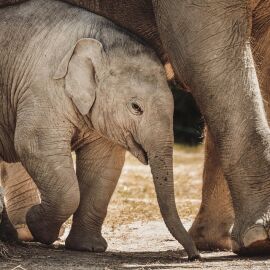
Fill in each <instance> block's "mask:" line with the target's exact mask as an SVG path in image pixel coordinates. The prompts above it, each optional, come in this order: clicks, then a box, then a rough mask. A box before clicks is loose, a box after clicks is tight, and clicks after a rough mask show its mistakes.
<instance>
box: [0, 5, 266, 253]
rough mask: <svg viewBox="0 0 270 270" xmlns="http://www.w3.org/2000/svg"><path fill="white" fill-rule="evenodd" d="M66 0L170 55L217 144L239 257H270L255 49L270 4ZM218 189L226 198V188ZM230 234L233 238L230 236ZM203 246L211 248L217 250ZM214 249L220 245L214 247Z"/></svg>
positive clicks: (263, 120)
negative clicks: (255, 16) (259, 12)
mask: <svg viewBox="0 0 270 270" xmlns="http://www.w3.org/2000/svg"><path fill="white" fill-rule="evenodd" d="M21 1H25V0H1V1H0V5H1V4H2V5H7V4H11V3H16V2H21ZM63 1H67V2H70V3H73V4H74V5H78V6H82V7H84V8H86V9H88V10H89V11H91V12H94V13H97V14H100V15H102V16H104V17H106V18H109V19H111V20H112V21H114V22H115V23H117V24H118V25H119V26H122V27H124V28H126V29H129V30H130V31H131V32H133V33H135V34H136V35H138V36H140V37H141V38H143V39H145V40H146V41H148V42H149V44H151V45H152V46H153V47H154V48H155V49H156V50H157V52H158V53H159V55H160V56H164V53H165V54H166V53H168V54H169V58H170V62H171V63H172V64H173V68H174V72H175V73H176V75H177V77H178V79H180V80H182V82H183V83H184V84H185V85H186V86H187V87H188V88H189V89H190V90H191V92H192V94H193V95H194V97H195V99H196V102H197V104H198V105H199V107H200V109H201V111H202V113H203V115H204V117H205V120H206V122H207V125H208V128H209V132H208V134H209V136H211V138H213V145H215V149H216V151H215V153H217V156H218V157H219V158H218V159H219V161H220V162H218V163H219V165H218V166H219V167H220V168H221V169H222V172H223V173H224V176H225V178H226V182H227V183H228V186H229V190H230V194H231V195H232V202H233V208H234V212H235V214H236V215H235V224H234V227H233V231H232V240H233V246H232V248H233V251H234V252H236V253H251V254H255V253H257V252H258V251H262V252H266V253H268V254H270V249H269V243H270V240H269V239H270V238H269V232H268V228H269V223H270V221H269V216H270V210H269V205H270V182H269V175H270V157H269V148H270V145H269V143H270V140H269V136H270V134H269V127H268V125H267V122H266V118H265V112H264V110H263V105H262V98H261V95H260V89H259V83H258V78H257V74H256V72H255V65H254V61H253V55H252V53H251V47H250V39H251V31H252V23H251V22H252V9H254V8H255V7H256V6H257V5H258V6H260V5H261V4H262V5H264V4H266V5H267V4H268V1H267V0H261V1H259V0H220V1H213V0H185V1H184V0H183V1H180V0H172V1H168V0H129V1H124V0H95V1H93V0H63ZM268 10H269V9H268ZM268 10H267V11H266V12H265V15H263V17H262V18H260V19H259V21H258V23H257V27H255V29H256V31H258V32H257V34H256V36H257V35H258V34H259V36H260V34H262V33H263V32H264V31H265V30H264V28H265V26H267V25H268V21H269V19H268V18H267V15H268V14H269V11H268ZM157 25H158V27H157ZM266 31H268V30H266ZM255 38H256V39H257V38H258V37H255ZM264 42H265V40H264ZM162 45H163V46H162ZM165 58H166V57H165ZM259 58H265V57H259ZM163 59H164V57H163ZM259 66H260V63H259ZM267 69H268V68H267ZM266 74H268V73H266ZM213 158H214V157H213ZM217 179H220V177H218V178H217ZM217 181H218V180H217ZM227 183H226V184H225V190H226V185H227ZM208 187H209V186H207V185H204V188H205V190H204V193H208ZM219 189H220V190H221V192H223V190H224V185H222V186H221V188H219ZM209 191H210V192H211V189H210V188H209ZM227 197H228V196H227ZM220 201H222V199H220ZM220 201H219V203H217V200H216V199H215V196H214V200H212V202H213V204H212V202H211V204H212V205H213V206H214V207H213V208H212V209H214V210H215V211H216V213H218V212H219V211H217V210H216V209H218V207H219V206H220V207H221V209H222V207H224V204H223V203H220ZM226 204H227V203H226ZM208 205H209V203H208ZM202 206H203V205H202ZM225 207H226V205H225ZM218 210H219V209H218ZM221 211H222V210H221ZM207 212H208V211H204V213H205V216H204V218H205V219H208V216H207V214H208V213H207ZM226 212H227V211H226ZM200 214H202V212H200ZM223 217H224V215H223ZM219 220H220V219H219V218H218V219H215V220H214V223H215V226H219V224H220V222H219ZM224 221H225V223H226V227H227V228H228V224H229V223H231V221H232V217H231V214H230V213H229V217H228V215H227V214H226V215H225V217H224ZM209 224H211V225H212V224H213V223H212V222H210V223H209ZM197 225H198V226H197V228H196V232H197V233H198V234H201V232H202V230H201V228H202V227H206V226H207V225H206V224H204V223H202V222H199V223H197ZM221 225H222V223H221ZM207 231H209V230H208V229H207ZM221 232H222V230H218V234H216V236H214V237H216V238H217V241H215V242H219V240H222V239H220V233H221ZM225 233H226V235H225V237H227V236H228V233H229V232H228V231H226V232H225ZM221 234H222V233H221ZM193 235H194V234H193ZM194 236H195V235H194ZM196 240H197V242H198V239H196ZM205 241H206V246H207V245H208V244H210V245H212V244H211V243H209V242H208V243H207V241H208V240H207V239H205ZM222 246H223V247H224V245H222ZM225 246H226V245H225ZM213 247H214V248H219V247H220V245H219V244H218V243H214V246H213ZM226 248H227V246H226Z"/></svg>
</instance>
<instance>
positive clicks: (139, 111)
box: [131, 102, 143, 115]
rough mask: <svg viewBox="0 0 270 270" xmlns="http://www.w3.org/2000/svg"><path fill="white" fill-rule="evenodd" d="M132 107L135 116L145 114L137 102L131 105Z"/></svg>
mask: <svg viewBox="0 0 270 270" xmlns="http://www.w3.org/2000/svg"><path fill="white" fill-rule="evenodd" d="M131 107H132V109H133V111H134V113H135V114H138V115H142V114H143V110H142V108H141V107H140V105H139V104H137V103H135V102H132V103H131Z"/></svg>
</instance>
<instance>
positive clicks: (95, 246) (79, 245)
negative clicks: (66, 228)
mask: <svg viewBox="0 0 270 270" xmlns="http://www.w3.org/2000/svg"><path fill="white" fill-rule="evenodd" d="M87 234H89V233H87ZM87 234H85V235H83V234H82V235H81V236H78V235H77V236H75V235H73V233H72V231H71V233H70V235H69V236H68V238H67V240H66V244H65V245H66V247H67V248H68V249H72V250H80V251H90V252H105V251H106V249H107V247H108V244H107V241H106V240H105V239H104V238H103V236H102V235H101V234H92V235H87Z"/></svg>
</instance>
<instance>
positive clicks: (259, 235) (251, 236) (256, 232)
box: [243, 225, 268, 247]
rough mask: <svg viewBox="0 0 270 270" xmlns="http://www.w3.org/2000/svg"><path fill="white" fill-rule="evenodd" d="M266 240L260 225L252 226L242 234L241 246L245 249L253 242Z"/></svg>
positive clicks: (264, 231) (265, 233)
mask: <svg viewBox="0 0 270 270" xmlns="http://www.w3.org/2000/svg"><path fill="white" fill-rule="evenodd" d="M266 239H268V234H267V232H266V230H265V228H264V227H263V226H261V225H255V226H252V227H251V228H249V229H248V230H247V232H246V233H245V234H244V238H243V244H244V246H245V247H249V246H250V245H252V244H253V243H255V242H258V241H264V240H266Z"/></svg>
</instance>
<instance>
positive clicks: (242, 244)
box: [232, 220, 270, 256]
mask: <svg viewBox="0 0 270 270" xmlns="http://www.w3.org/2000/svg"><path fill="white" fill-rule="evenodd" d="M236 232H237V228H234V229H233V233H232V249H233V252H235V253H237V254H239V255H243V256H255V255H269V254H270V227H269V222H268V223H266V221H265V220H258V221H257V222H256V223H255V225H251V226H249V227H248V228H247V229H246V230H244V233H242V234H237V233H236ZM236 235H242V237H238V238H237V237H236Z"/></svg>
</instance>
